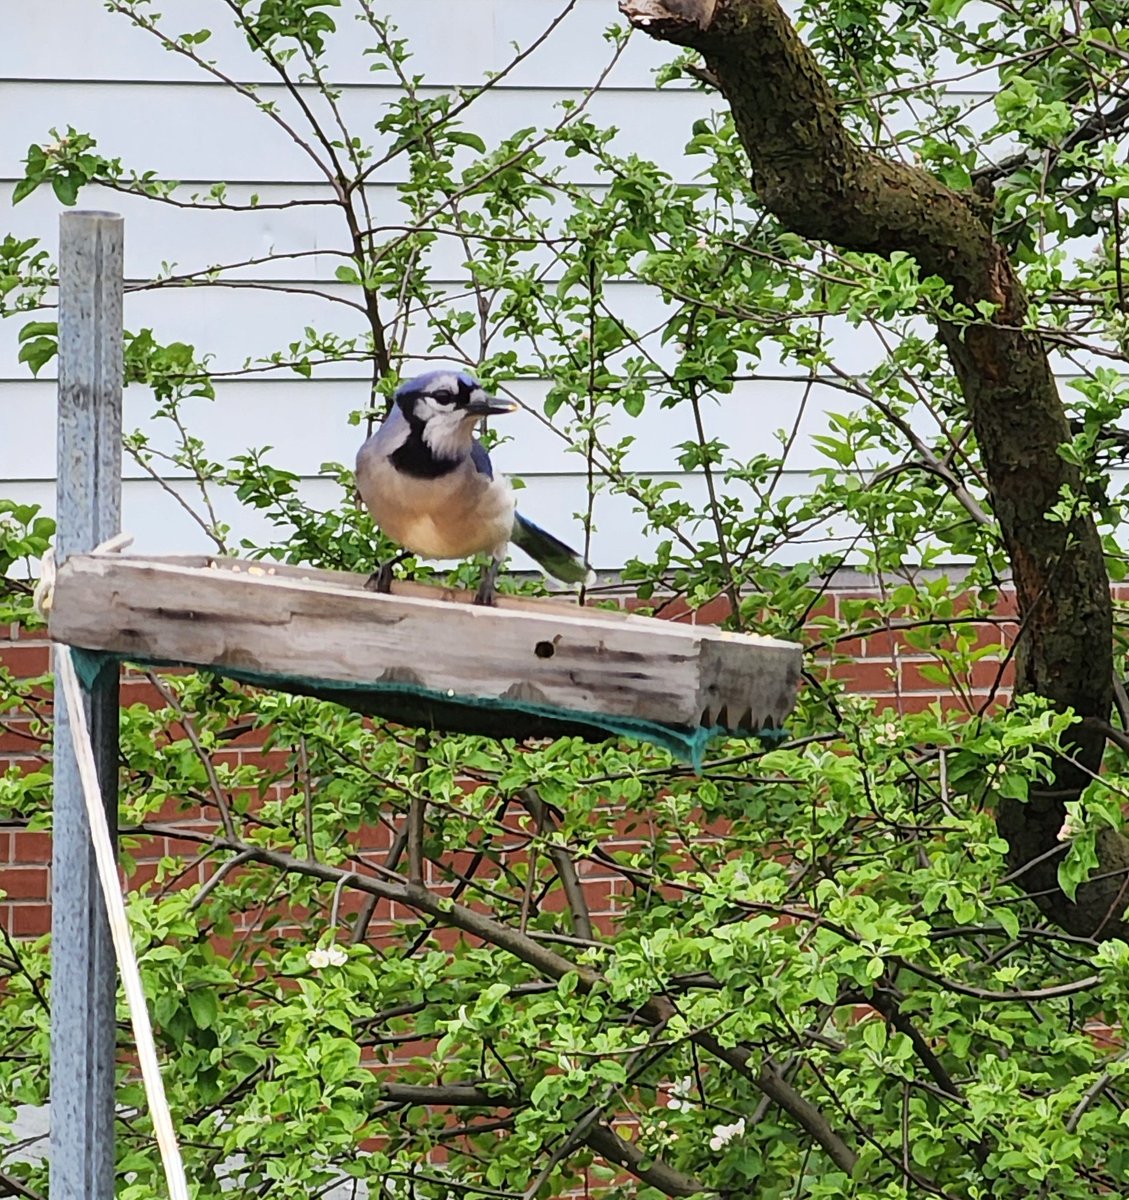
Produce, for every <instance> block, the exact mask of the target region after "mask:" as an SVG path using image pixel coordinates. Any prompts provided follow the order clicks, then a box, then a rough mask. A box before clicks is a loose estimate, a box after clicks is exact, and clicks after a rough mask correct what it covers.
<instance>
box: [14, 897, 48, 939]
mask: <svg viewBox="0 0 1129 1200" xmlns="http://www.w3.org/2000/svg"><path fill="white" fill-rule="evenodd" d="M5 908H6V912H5V917H4V923H5V925H6V926H7V927H8V932H9V933H10V934H11V935H12V936H13V937H41V936H42V935H43V934H45V933H50V932H51V906H50V905H49V904H9V905H6V906H5Z"/></svg>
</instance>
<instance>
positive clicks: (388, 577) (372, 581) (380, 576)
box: [365, 559, 395, 595]
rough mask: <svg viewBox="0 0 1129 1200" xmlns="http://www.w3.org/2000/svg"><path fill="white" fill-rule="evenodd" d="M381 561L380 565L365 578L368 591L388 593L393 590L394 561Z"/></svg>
mask: <svg viewBox="0 0 1129 1200" xmlns="http://www.w3.org/2000/svg"><path fill="white" fill-rule="evenodd" d="M394 561H395V560H394V559H393V560H391V561H389V562H386V563H381V564H380V567H379V568H378V569H377V570H375V571H373V573H372V574H371V575H370V576H369V577H368V578H367V579H366V580H365V591H366V592H381V593H382V594H384V595H387V594H388V593H389V592H390V591H391V590H392V562H394Z"/></svg>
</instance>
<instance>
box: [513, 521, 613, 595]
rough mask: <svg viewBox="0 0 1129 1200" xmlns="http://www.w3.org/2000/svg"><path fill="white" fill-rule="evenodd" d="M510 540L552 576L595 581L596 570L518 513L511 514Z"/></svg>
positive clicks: (562, 543) (574, 580)
mask: <svg viewBox="0 0 1129 1200" xmlns="http://www.w3.org/2000/svg"><path fill="white" fill-rule="evenodd" d="M511 541H512V542H513V544H514V545H515V546H518V547H520V548H521V549H522V550H524V551H525V552H526V554H528V555H529V557H530V558H533V559H536V560H537V562H539V563H540V564H541V566H543V567H544V568H545V570H546V571H548V572H549V574H550V575H552V576H553V578H554V579H559V580H561V581H562V582H563V583H584V584H592V583H595V582H596V573H595V571H593V570H592V568H591V567H590V566H589V565H588V564H587V563H586V562H585V561H584V559H582V558H581V557H580V555H579V554H577V553H576V551H575V550H572V549H570V548H569V547H568V546H566V545H565V544H564V542H562V541H560V540H558V539H557V538H555V537H553V535H552V534H551V533H546V532H545V530H544V529H542V528H541V527H540V525H534V524H533V522H532V521H530V520H529V519H528V518H527V517H523V516H522V515H521V513H515V514H514V528H513V533H512V535H511Z"/></svg>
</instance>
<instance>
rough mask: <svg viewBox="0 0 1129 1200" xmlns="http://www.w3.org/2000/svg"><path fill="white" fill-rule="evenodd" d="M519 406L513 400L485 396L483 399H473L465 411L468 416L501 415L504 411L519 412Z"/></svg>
mask: <svg viewBox="0 0 1129 1200" xmlns="http://www.w3.org/2000/svg"><path fill="white" fill-rule="evenodd" d="M518 407H519V406H518V405H517V404H515V403H514V402H513V401H512V400H501V399H499V398H498V397H496V396H483V397H482V399H481V400H471V401H470V403H469V404H468V405H467V406H466V408H465V409H463V411H464V412H465V413H466V414H467V416H468V417H494V416H501V415H502V413H512V412H517V410H518Z"/></svg>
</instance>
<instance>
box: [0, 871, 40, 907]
mask: <svg viewBox="0 0 1129 1200" xmlns="http://www.w3.org/2000/svg"><path fill="white" fill-rule="evenodd" d="M50 890H51V873H50V872H49V871H48V870H47V868H46V867H5V868H4V869H3V870H2V871H0V891H4V892H7V894H8V899H9V900H46V899H47V898H48V896H49V894H50Z"/></svg>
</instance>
